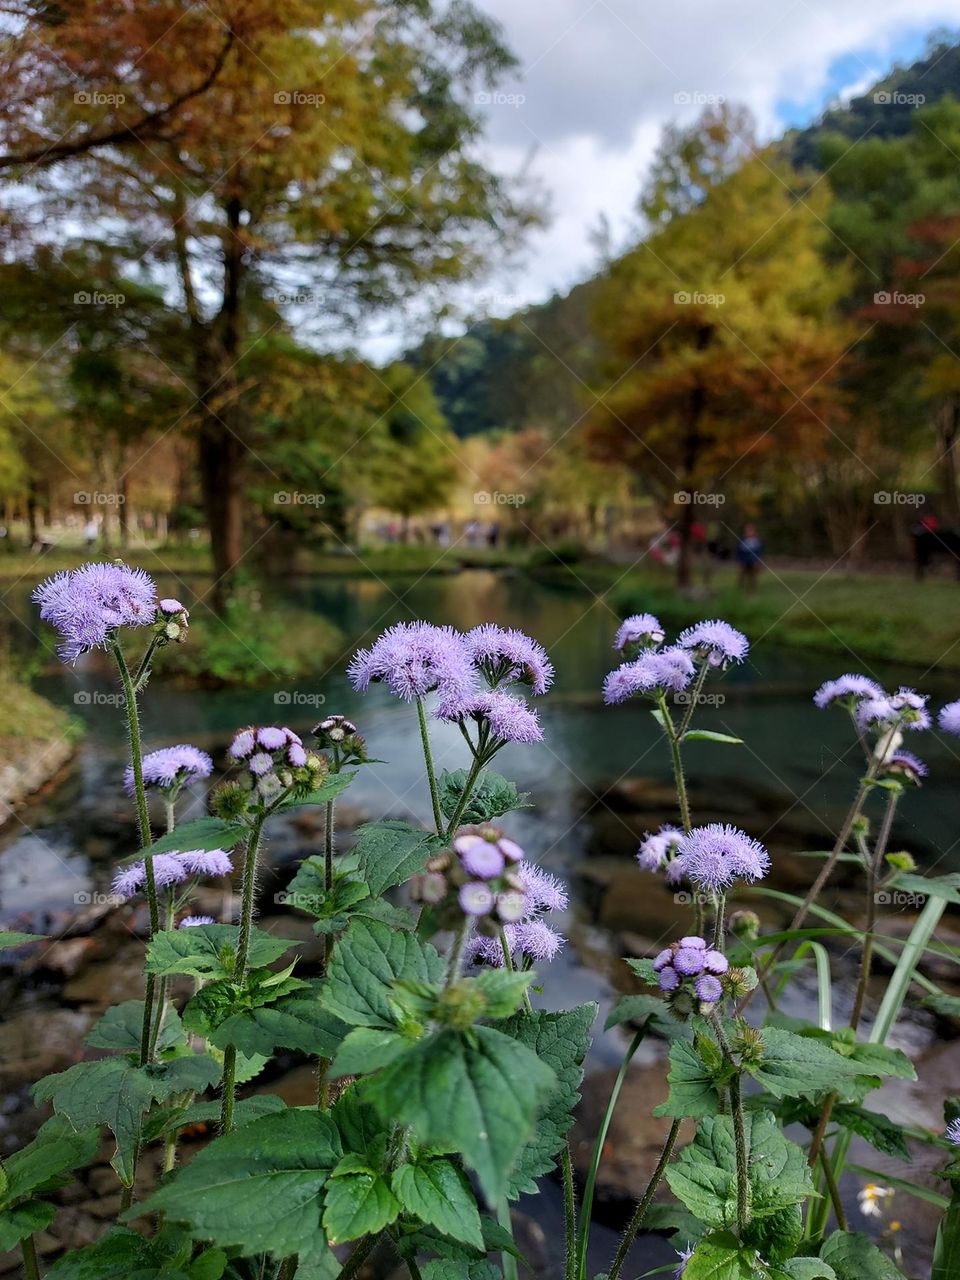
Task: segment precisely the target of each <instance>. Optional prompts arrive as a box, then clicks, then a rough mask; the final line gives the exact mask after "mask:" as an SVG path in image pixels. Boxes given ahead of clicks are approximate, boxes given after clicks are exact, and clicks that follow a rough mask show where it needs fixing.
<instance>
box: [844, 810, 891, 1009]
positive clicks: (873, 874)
mask: <svg viewBox="0 0 960 1280" xmlns="http://www.w3.org/2000/svg"><path fill="white" fill-rule="evenodd" d="M899 799H900V792H899V791H888V792H887V807H886V808H885V810H884V812H883V819H882V821H881V823H880V830H879V831H878V833H877V842H876V844H875V845H874V848H873V856H872V857H871V858H870V859H869V861H868V864H867V921H866V924H867V927H866V931H865V933H864V938H863V954H862V955H861V957H860V976H859V978H858V979H857V992H856V995H855V996H854V998H853V1010H852V1012H851V1014H850V1026H851V1027H852V1028H853V1029H854V1031H856V1029H857V1027H858V1026H859V1024H860V1017H861V1014H862V1013H863V1003H864V1000H865V999H866V995H867V984H868V983H869V981H870V971H871V968H872V966H873V942H874V928H875V925H876V921H877V885H878V884H879V882H880V873H881V871H882V870H883V859H884V857H885V856H886V852H887V844H888V843H889V841H890V831H891V829H892V827H893V818H894V814H895V813H896V811H897V801H898V800H899Z"/></svg>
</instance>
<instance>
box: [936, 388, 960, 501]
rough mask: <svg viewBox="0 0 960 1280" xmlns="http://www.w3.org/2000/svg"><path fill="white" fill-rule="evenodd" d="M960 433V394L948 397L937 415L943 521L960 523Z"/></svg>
mask: <svg viewBox="0 0 960 1280" xmlns="http://www.w3.org/2000/svg"><path fill="white" fill-rule="evenodd" d="M958 433H960V396H958V395H957V394H956V393H954V394H953V395H951V396H949V397H948V398H947V401H946V403H945V404H944V405H943V407H942V408H941V410H940V413H939V414H938V415H937V435H938V436H939V439H940V483H941V488H942V495H941V496H942V502H943V512H942V516H943V522H944V524H948V525H953V526H956V525H960V501H958V498H957V449H956V445H957V435H958Z"/></svg>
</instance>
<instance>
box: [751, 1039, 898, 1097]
mask: <svg viewBox="0 0 960 1280" xmlns="http://www.w3.org/2000/svg"><path fill="white" fill-rule="evenodd" d="M745 1068H746V1070H747V1071H749V1073H750V1075H752V1076H753V1078H754V1080H756V1081H757V1083H758V1084H760V1085H762V1086H763V1088H764V1089H766V1090H768V1091H769V1092H770V1093H771V1094H772V1095H773V1096H774V1097H775V1098H789V1097H800V1098H813V1097H816V1096H817V1095H819V1094H822V1093H830V1092H832V1091H834V1090H837V1091H839V1092H840V1093H841V1094H842V1093H843V1091H844V1086H845V1085H849V1084H851V1083H852V1082H853V1081H854V1080H855V1079H856V1078H857V1077H859V1076H867V1075H872V1074H874V1072H873V1071H871V1070H870V1069H869V1068H868V1067H866V1066H862V1065H860V1064H858V1063H857V1062H856V1061H855V1060H854V1059H853V1058H852V1057H845V1056H843V1055H841V1054H839V1053H836V1052H835V1051H834V1050H833V1049H831V1048H829V1047H828V1046H827V1045H825V1044H823V1043H821V1041H820V1040H819V1039H814V1038H813V1037H810V1036H799V1035H797V1034H796V1033H795V1032H793V1031H785V1030H783V1029H782V1028H779V1027H764V1029H763V1057H762V1059H761V1060H760V1062H759V1063H758V1064H753V1063H750V1062H748V1063H746V1064H745Z"/></svg>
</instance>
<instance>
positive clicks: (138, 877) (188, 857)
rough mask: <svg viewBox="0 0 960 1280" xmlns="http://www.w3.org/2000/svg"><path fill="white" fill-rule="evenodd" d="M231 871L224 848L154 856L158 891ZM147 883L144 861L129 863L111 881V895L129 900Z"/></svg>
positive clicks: (231, 865)
mask: <svg viewBox="0 0 960 1280" xmlns="http://www.w3.org/2000/svg"><path fill="white" fill-rule="evenodd" d="M232 870H233V863H232V862H231V860H230V855H229V854H228V853H225V852H224V850H223V849H188V850H187V851H186V852H185V853H157V854H154V857H153V875H154V879H155V880H156V883H157V888H158V889H162V888H165V887H166V886H167V885H170V884H182V883H183V882H184V881H185V880H190V879H193V878H194V877H196V876H224V875H229V873H230V872H231V871H232ZM146 882H147V869H146V865H145V864H144V861H143V859H141V860H140V861H139V862H131V863H130V865H129V866H128V867H125V868H124V869H123V870H122V871H119V872H117V874H116V875H115V876H114V878H113V892H114V893H115V894H116V895H117V897H118V898H122V899H124V901H126V899H127V898H132V897H133V896H134V894H136V893H138V892H139V891H140V890H141V889H142V888H143V887H144V885H145V884H146Z"/></svg>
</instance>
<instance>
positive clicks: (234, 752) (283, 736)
mask: <svg viewBox="0 0 960 1280" xmlns="http://www.w3.org/2000/svg"><path fill="white" fill-rule="evenodd" d="M229 755H230V757H231V759H232V760H235V761H236V762H237V763H238V764H244V765H245V766H246V771H247V778H248V781H249V783H250V785H251V786H252V788H253V789H254V790H256V792H257V794H258V796H259V797H260V798H261V799H263V800H271V799H273V798H274V796H277V795H279V794H280V792H281V791H283V790H285V789H286V788H288V787H290V786H292V785H293V783H294V780H295V774H294V773H293V770H301V769H303V770H312V771H314V772H317V773H319V772H321V771H322V769H323V762H322V761H321V760H320V757H319V756H317V755H314V754H312V753H310V752H308V751H306V750H305V749H304V745H303V739H302V738H301V737H300V735H299V734H296V733H294V731H293V730H292V729H286V728H277V727H276V726H274V725H265V726H263V727H261V728H259V729H254V728H249V729H241V730H240V732H239V733H238V734H236V736H235V737H234V739H233V742H232V743H231V744H230V748H229Z"/></svg>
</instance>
